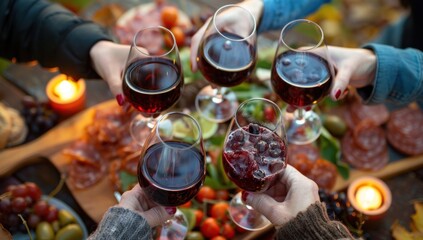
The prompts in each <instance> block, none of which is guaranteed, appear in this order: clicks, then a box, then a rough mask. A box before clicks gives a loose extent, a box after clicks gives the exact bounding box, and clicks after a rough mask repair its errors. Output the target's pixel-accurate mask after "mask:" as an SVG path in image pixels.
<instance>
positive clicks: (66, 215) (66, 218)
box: [59, 209, 76, 227]
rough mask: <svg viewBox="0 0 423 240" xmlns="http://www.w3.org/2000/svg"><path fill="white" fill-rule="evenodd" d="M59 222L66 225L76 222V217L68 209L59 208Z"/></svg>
mask: <svg viewBox="0 0 423 240" xmlns="http://www.w3.org/2000/svg"><path fill="white" fill-rule="evenodd" d="M59 223H60V226H61V227H64V226H66V225H68V224H70V223H76V219H75V217H74V216H73V215H72V214H71V213H70V212H69V211H67V210H65V209H60V210H59Z"/></svg>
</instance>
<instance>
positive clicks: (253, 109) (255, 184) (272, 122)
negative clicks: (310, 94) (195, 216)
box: [222, 98, 287, 230]
mask: <svg viewBox="0 0 423 240" xmlns="http://www.w3.org/2000/svg"><path fill="white" fill-rule="evenodd" d="M286 153H287V143H286V137H285V131H284V124H283V120H282V112H281V110H280V109H279V107H278V106H277V105H276V104H275V103H274V102H272V101H270V100H268V99H264V98H252V99H250V100H247V101H245V102H243V103H241V104H240V106H239V107H238V109H237V111H236V114H235V116H234V118H233V119H232V121H231V124H230V126H229V131H228V133H227V136H226V139H225V143H224V148H223V156H222V161H223V166H224V169H225V172H226V174H227V176H228V177H229V179H230V180H231V181H233V182H234V183H235V184H236V185H237V186H238V187H240V188H241V189H243V190H245V191H248V192H264V191H266V190H267V189H269V188H270V187H271V186H272V185H273V184H274V182H275V180H276V179H277V178H278V175H279V174H280V173H281V172H282V171H283V170H284V169H285V167H286V164H287V163H286ZM229 213H230V216H231V218H232V220H233V221H234V222H235V223H236V224H237V225H238V226H240V227H242V228H245V229H248V230H260V229H263V228H265V227H267V226H268V225H269V224H270V222H269V220H267V219H266V218H265V217H264V216H262V215H261V214H260V213H259V212H257V211H255V210H254V209H252V208H251V207H250V206H248V205H245V204H244V203H243V202H242V201H241V197H240V194H237V195H236V196H235V197H234V198H233V199H232V201H231V204H230V207H229Z"/></svg>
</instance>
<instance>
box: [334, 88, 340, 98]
mask: <svg viewBox="0 0 423 240" xmlns="http://www.w3.org/2000/svg"><path fill="white" fill-rule="evenodd" d="M340 96H341V89H338V91H336V93H335V98H336V99H338V98H339V97H340Z"/></svg>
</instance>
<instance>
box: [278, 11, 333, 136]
mask: <svg viewBox="0 0 423 240" xmlns="http://www.w3.org/2000/svg"><path fill="white" fill-rule="evenodd" d="M324 40H325V39H324V34H323V30H322V28H321V27H320V26H319V25H318V24H316V23H314V22H312V21H310V20H307V19H298V20H294V21H291V22H289V23H288V24H287V25H285V27H284V28H283V29H282V32H281V34H280V38H279V41H278V47H277V50H276V54H275V59H274V61H273V65H272V73H271V84H272V87H273V90H274V91H275V92H276V93H277V94H278V95H279V97H281V98H282V100H283V101H285V102H286V103H288V104H289V105H291V106H293V107H295V108H296V110H295V111H294V113H293V114H290V113H286V114H285V116H286V119H285V123H286V125H287V126H286V128H287V129H286V131H287V137H288V140H289V142H290V143H294V144H307V143H311V142H313V141H314V140H316V139H317V138H318V137H319V136H320V132H321V127H322V123H321V120H320V117H319V116H318V115H317V114H316V113H315V112H313V111H312V110H310V111H307V110H306V109H312V107H313V106H314V105H315V104H317V103H318V102H319V101H320V100H322V99H323V98H324V97H325V96H326V95H328V94H329V91H330V88H331V84H332V79H333V76H334V67H333V64H332V63H331V61H330V59H329V55H328V52H327V46H326V44H325V42H324Z"/></svg>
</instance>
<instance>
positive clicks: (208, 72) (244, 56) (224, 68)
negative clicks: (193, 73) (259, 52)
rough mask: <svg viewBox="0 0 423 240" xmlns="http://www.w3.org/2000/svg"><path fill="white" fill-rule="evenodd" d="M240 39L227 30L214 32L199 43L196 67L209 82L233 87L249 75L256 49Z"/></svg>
mask: <svg viewBox="0 0 423 240" xmlns="http://www.w3.org/2000/svg"><path fill="white" fill-rule="evenodd" d="M228 38H230V39H231V40H228ZM237 39H239V41H237ZM242 39H243V38H242V37H240V36H238V35H236V34H233V33H229V32H222V33H221V34H219V33H214V34H211V35H210V36H208V37H207V39H206V40H205V44H202V45H200V49H199V62H198V68H199V69H200V71H201V72H202V73H203V75H204V77H205V78H206V79H207V80H208V81H209V82H211V83H213V84H215V85H218V86H222V87H233V86H236V85H238V84H240V83H241V82H243V81H244V80H245V79H247V78H248V77H249V76H250V75H251V73H252V72H253V70H254V67H255V63H256V57H255V56H256V54H255V52H256V50H255V46H253V45H251V44H250V43H249V42H248V41H242Z"/></svg>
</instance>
